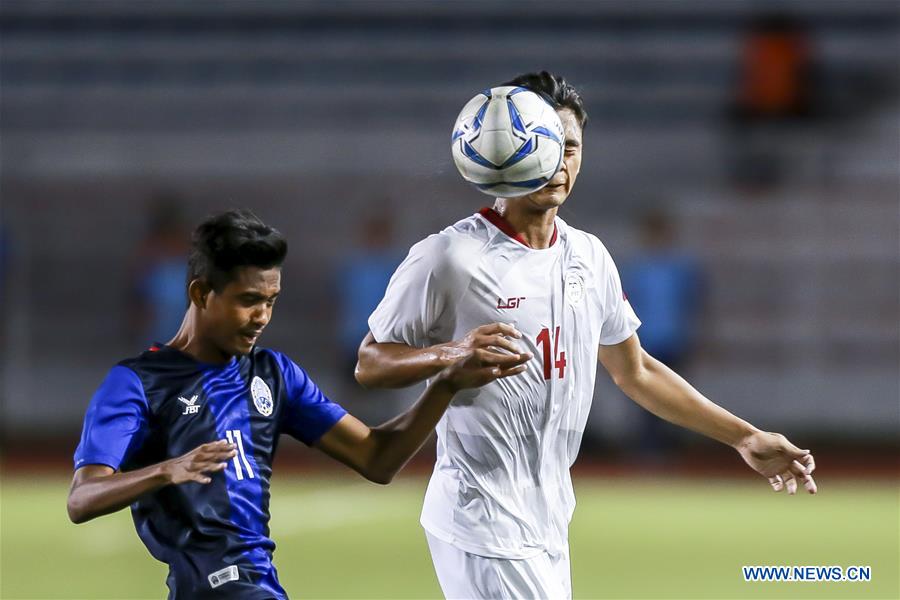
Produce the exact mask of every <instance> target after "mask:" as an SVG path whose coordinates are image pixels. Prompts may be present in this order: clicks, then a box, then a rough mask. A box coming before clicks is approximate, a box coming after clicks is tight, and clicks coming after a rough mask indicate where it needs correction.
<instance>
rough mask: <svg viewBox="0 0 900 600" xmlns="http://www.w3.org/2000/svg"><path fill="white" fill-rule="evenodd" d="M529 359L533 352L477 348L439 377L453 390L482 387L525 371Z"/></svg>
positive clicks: (442, 372)
mask: <svg viewBox="0 0 900 600" xmlns="http://www.w3.org/2000/svg"><path fill="white" fill-rule="evenodd" d="M529 360H531V354H530V353H528V352H523V353H519V354H508V353H500V352H495V351H491V350H486V349H484V348H476V349H475V350H474V351H473V352H472V354H471V355H470V356H469V357H468V358H463V359H460V360H458V361H457V362H455V363H454V364H452V365H450V366H449V367H447V368H446V369H444V370H443V371H441V373H440V375H438V379H439V380H440V381H442V382H443V383H444V384H445V385H447V386H448V387H449V388H450V389H451V390H452V391H453V392H457V391H459V390H461V389H465V388H474V387H481V386H483V385H485V384H488V383H490V382H492V381H496V380H497V379H503V378H504V377H512V376H513V375H518V374H519V373H523V372H524V371H525V368H526V367H525V363H527V362H528V361H529Z"/></svg>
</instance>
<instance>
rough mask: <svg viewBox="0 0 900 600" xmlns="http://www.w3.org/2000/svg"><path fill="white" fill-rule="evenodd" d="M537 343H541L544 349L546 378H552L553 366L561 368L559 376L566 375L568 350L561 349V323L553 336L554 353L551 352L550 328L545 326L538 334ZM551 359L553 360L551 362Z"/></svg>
mask: <svg viewBox="0 0 900 600" xmlns="http://www.w3.org/2000/svg"><path fill="white" fill-rule="evenodd" d="M537 343H538V344H540V345H541V348H542V349H543V351H544V379H550V377H551V376H552V375H553V367H556V368H557V369H559V378H560V379H562V378H563V377H565V375H566V352H565V350H563V351H562V352H560V351H559V325H557V326H556V333H555V334H554V336H553V354H552V355H551V354H550V329H549V328H547V327H544V328H543V329H541V332H540V333H539V334H538V336H537ZM551 360H552V361H553V362H552V363H551Z"/></svg>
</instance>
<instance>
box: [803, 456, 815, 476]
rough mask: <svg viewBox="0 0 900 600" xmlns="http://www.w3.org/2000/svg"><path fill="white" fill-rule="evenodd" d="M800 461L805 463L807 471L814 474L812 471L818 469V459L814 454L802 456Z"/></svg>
mask: <svg viewBox="0 0 900 600" xmlns="http://www.w3.org/2000/svg"><path fill="white" fill-rule="evenodd" d="M800 462H801V463H803V464H804V466H806V472H807V473H809V474H812V472H813V471H815V470H816V460H815V459H814V458H813V455H812V454H807V455H806V456H801V457H800Z"/></svg>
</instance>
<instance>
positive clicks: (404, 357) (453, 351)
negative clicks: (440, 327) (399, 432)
mask: <svg viewBox="0 0 900 600" xmlns="http://www.w3.org/2000/svg"><path fill="white" fill-rule="evenodd" d="M520 337H522V334H521V333H519V332H518V331H517V330H516V328H515V327H513V326H512V325H507V324H506V323H492V324H490V325H482V326H481V327H476V328H475V329H473V330H472V331H470V332H469V333H467V334H466V336H465V337H463V338H462V339H460V340H454V341H452V342H448V343H446V344H438V345H435V346H429V347H427V348H413V347H412V346H408V345H406V344H399V343H391V342H377V341H375V337H374V336H373V335H372V333H371V332H369V334H368V335H366V337H365V338H364V339H363V341H362V344H360V346H359V361H358V362H357V364H356V371H355V375H356V380H357V381H358V382H359V383H360V384H361V385H363V386H365V387H369V388H400V387H407V386H410V385H413V384H414V383H418V382H420V381H423V380H425V379H428V378H430V377H433V376H434V375H436V374H438V373H440V372H441V371H442V370H444V369H445V368H447V367H448V366H450V365H452V364H453V363H456V362H458V361H459V360H461V359H466V358H469V357H471V356H472V355H473V354H474V353H475V352H476V351H477V350H479V349H482V350H484V349H488V348H491V347H493V348H502V349H503V350H506V351H508V352H511V353H512V354H514V355H517V356H528V358H530V357H531V355H530V354H522V352H521V350H520V349H519V347H518V346H517V345H516V344H515V342H513V341H512V340H511V339H509V338H514V339H518V338H520ZM485 356H488V357H493V356H506V355H504V354H499V353H496V352H490V353H488V354H487V355H485ZM487 360H491V359H490V358H488V359H487ZM526 360H527V359H526ZM496 364H499V363H496ZM486 366H490V365H486Z"/></svg>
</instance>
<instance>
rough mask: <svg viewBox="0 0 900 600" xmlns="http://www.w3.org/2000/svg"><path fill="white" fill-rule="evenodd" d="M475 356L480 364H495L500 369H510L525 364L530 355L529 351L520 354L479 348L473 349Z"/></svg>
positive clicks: (487, 365)
mask: <svg viewBox="0 0 900 600" xmlns="http://www.w3.org/2000/svg"><path fill="white" fill-rule="evenodd" d="M475 358H476V359H477V360H478V361H479V363H480V364H481V365H483V366H486V367H489V366H497V367H500V368H501V369H511V368H513V367H517V366H519V365H523V364H525V363H526V362H528V361H529V360H531V358H532V355H531V353H529V352H523V353H521V354H500V353H499V352H491V351H490V350H485V349H483V348H479V349H478V350H476V351H475Z"/></svg>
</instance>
